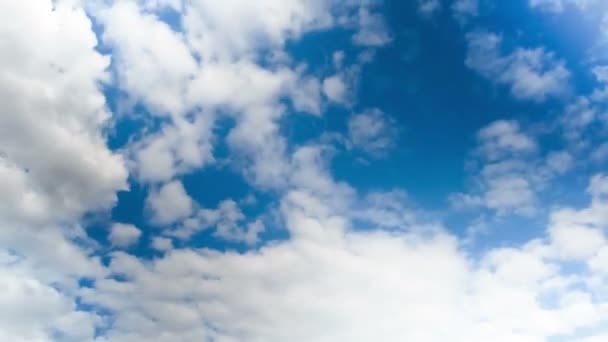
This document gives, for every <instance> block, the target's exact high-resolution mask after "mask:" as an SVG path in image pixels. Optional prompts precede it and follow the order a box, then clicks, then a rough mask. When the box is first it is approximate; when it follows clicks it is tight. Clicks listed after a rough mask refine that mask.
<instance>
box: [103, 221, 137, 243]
mask: <svg viewBox="0 0 608 342" xmlns="http://www.w3.org/2000/svg"><path fill="white" fill-rule="evenodd" d="M140 237H141V230H139V229H138V228H137V227H135V226H134V225H132V224H125V223H114V224H113V225H112V226H111V227H110V236H109V240H110V242H111V243H112V245H113V246H117V247H123V248H126V247H129V246H131V245H133V244H135V243H137V241H139V238H140Z"/></svg>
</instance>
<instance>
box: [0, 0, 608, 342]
mask: <svg viewBox="0 0 608 342" xmlns="http://www.w3.org/2000/svg"><path fill="white" fill-rule="evenodd" d="M423 3H428V4H431V5H426V6H430V7H428V8H430V9H429V10H428V11H429V12H434V11H435V10H437V8H438V7H437V6H439V5H437V4H440V3H439V2H438V1H421V2H420V4H423ZM433 3H434V5H433ZM458 3H463V5H454V10H455V11H456V10H459V11H463V12H466V11H472V10H471V7H467V6H466V4H464V2H463V1H459V2H458ZM82 6H86V11H85V9H83V8H82ZM433 6H434V7H437V8H434V7H433ZM458 6H460V7H458ZM162 11H171V13H173V14H175V15H176V16H178V17H179V20H177V22H172V21H171V20H167V19H163V18H161V15H160V14H159V13H160V12H162ZM424 11H427V10H424ZM0 19H2V22H3V25H2V27H1V28H0V38H1V39H0V51H2V53H0V112H2V114H0V225H1V226H2V227H1V228H2V229H0V289H2V291H0V307H2V308H8V309H7V310H0V340H7V341H27V342H30V341H31V342H34V341H36V342H38V341H43V342H46V341H68V342H72V341H73V342H80V341H96V342H130V341H142V340H145V341H152V342H164V341H167V342H168V341H205V340H208V341H223V342H229V341H269V342H272V341H296V342H297V341H328V342H329V341H370V340H382V341H423V342H434V341H445V340H452V341H463V342H464V341H467V342H477V341H480V342H481V341H488V340H493V341H505V342H506V341H531V342H537V341H538V342H542V341H546V340H548V339H550V338H562V339H570V340H574V341H576V338H579V337H585V336H583V335H584V332H585V331H597V330H599V329H602V325H605V323H606V320H608V303H607V302H606V301H605V299H606V296H605V294H606V290H607V288H606V285H605V284H606V281H607V280H608V244H607V237H606V234H605V232H604V231H605V229H606V228H608V214H607V213H608V176H606V175H604V174H597V175H595V176H593V177H592V178H591V179H590V181H589V186H588V188H587V193H588V195H589V197H590V199H591V200H590V203H589V204H588V205H587V206H586V207H583V208H570V207H561V208H554V209H552V210H551V211H550V213H549V216H548V223H547V226H546V229H545V232H544V234H543V236H542V237H540V238H538V239H533V240H531V241H526V242H524V243H521V244H516V245H513V246H505V247H492V248H490V249H488V250H487V251H486V252H484V253H482V254H479V255H477V254H474V253H472V252H471V251H470V250H468V249H466V248H465V246H464V241H463V240H462V239H461V238H460V237H458V236H456V235H454V234H452V233H450V232H449V231H448V230H447V229H446V228H445V227H444V226H443V225H442V224H441V223H439V222H437V220H434V219H428V218H426V217H422V216H421V215H418V213H417V212H416V211H415V210H413V209H411V208H410V206H409V198H408V195H407V194H406V192H405V191H403V190H400V189H392V190H389V191H366V192H361V191H359V190H357V189H355V188H354V187H353V186H352V185H350V184H348V183H346V182H343V181H341V180H339V179H335V178H334V177H333V176H332V172H331V170H332V165H331V161H332V160H331V158H332V156H333V154H334V153H335V152H336V148H335V147H334V146H331V145H329V144H322V143H319V142H311V143H307V144H305V145H301V146H295V147H294V146H289V144H288V143H289V142H288V141H287V140H286V138H285V137H283V136H282V134H281V132H280V121H281V119H282V118H284V117H285V116H286V115H288V113H289V111H290V109H294V110H295V111H298V112H307V113H309V114H311V115H317V116H319V115H321V114H322V111H323V108H324V106H326V105H327V104H328V103H329V102H331V103H332V104H333V105H340V106H349V104H350V102H351V101H352V95H351V91H352V88H353V87H354V85H355V84H356V81H355V79H356V78H357V77H358V74H359V72H360V69H361V67H362V65H363V64H365V63H366V62H367V61H369V58H370V56H371V54H370V53H362V54H360V55H359V59H358V60H357V61H356V62H355V63H354V64H353V65H351V66H345V64H346V62H345V57H344V54H343V53H340V52H337V53H335V54H334V55H333V56H332V57H333V63H334V68H333V69H332V70H331V72H330V73H327V75H325V74H323V75H321V74H313V73H311V72H309V70H308V67H307V66H306V65H304V64H301V63H297V62H295V61H293V60H292V59H291V57H290V56H289V55H288V54H287V53H286V52H285V45H286V43H287V42H288V41H290V40H294V39H297V38H299V37H301V36H303V35H305V34H306V33H308V32H314V31H318V30H323V29H327V28H330V27H336V26H340V25H341V26H343V27H346V28H348V29H349V30H350V31H352V32H351V33H352V37H351V41H352V43H354V44H355V45H358V46H363V47H365V48H366V49H367V48H371V47H378V46H382V45H383V44H387V43H388V42H390V40H391V35H390V34H389V33H388V31H387V29H386V24H385V22H384V20H383V18H382V17H381V16H380V15H379V14H378V13H375V12H374V11H373V9H372V7H371V6H370V5H369V3H368V2H366V1H364V2H363V3H362V4H361V3H359V2H355V1H353V2H351V1H347V2H346V3H344V2H340V3H338V2H334V1H322V0H307V1H304V0H301V1H278V0H276V1H273V0H262V1H237V0H226V1H213V0H186V1H173V0H156V1H141V2H129V1H115V2H107V1H99V2H97V1H91V2H87V3H86V4H84V3H83V2H81V1H77V0H75V1H71V0H57V1H51V0H22V1H12V2H11V1H5V2H2V3H0ZM92 21H94V22H95V24H96V26H95V30H98V31H99V33H98V36H99V37H100V38H101V42H102V44H103V46H102V47H100V46H99V45H98V38H97V35H96V34H95V31H94V26H93V23H92ZM151 36H153V37H154V39H150V37H151ZM24 37H25V38H24ZM468 40H469V55H468V58H467V62H466V63H467V65H468V66H469V67H470V68H472V69H474V70H476V71H477V72H479V73H480V74H481V75H482V76H484V77H486V78H489V79H492V80H494V81H495V82H497V83H500V84H505V85H507V86H509V87H510V89H511V93H512V94H513V95H514V96H515V97H518V98H524V99H532V100H536V101H542V100H545V99H546V98H548V97H550V96H555V95H558V94H561V93H562V92H563V91H564V90H565V85H564V83H567V79H568V75H569V72H568V71H567V70H566V69H565V67H564V66H563V62H561V61H559V60H557V59H556V58H555V57H554V56H553V55H552V54H551V53H548V52H546V51H545V50H543V49H516V50H515V51H513V52H511V53H510V54H504V53H502V52H501V50H500V40H501V39H500V38H499V37H498V36H495V35H491V34H481V33H473V34H470V35H469V36H468ZM100 51H109V52H108V53H111V56H104V55H103V54H102V52H100ZM598 75H600V76H601V73H598ZM102 86H111V87H114V88H116V89H117V90H119V91H120V92H121V93H124V95H125V96H126V97H128V98H129V101H132V102H131V103H134V104H136V105H135V106H134V107H133V110H134V113H128V114H129V115H142V116H146V119H147V120H146V121H145V122H146V125H147V124H148V123H150V124H149V127H148V126H146V127H144V128H142V129H141V131H138V132H135V134H134V136H133V137H132V139H131V140H129V142H128V143H127V145H126V146H125V147H124V149H123V150H121V151H120V153H122V155H121V154H119V152H115V151H111V150H110V149H108V147H107V144H106V136H105V132H106V131H107V128H108V127H109V126H110V123H111V122H112V119H113V118H112V115H111V113H110V112H109V111H108V109H107V108H106V103H105V101H106V99H105V97H104V95H103V92H102V90H101V87H102ZM596 96H599V95H597V94H596ZM139 111H141V112H142V113H139ZM225 119H227V120H230V122H231V123H232V124H233V125H232V126H230V127H229V128H228V129H227V133H226V136H225V137H219V136H218V135H217V134H216V128H217V127H218V126H219V125H220V124H219V122H220V121H221V120H225ZM563 125H564V127H566V124H565V123H564V124H563ZM346 126H347V130H348V131H347V135H348V137H347V140H348V141H349V144H350V145H352V146H351V147H353V148H355V149H358V150H360V151H363V152H365V153H367V154H369V155H371V156H374V157H378V156H382V155H384V154H385V153H387V151H388V150H390V149H391V148H392V147H394V146H395V144H396V141H397V140H396V139H397V132H396V131H395V128H394V122H393V120H392V119H391V117H390V116H388V115H386V114H385V113H383V112H382V111H380V110H378V109H371V110H367V111H362V112H356V113H355V114H352V115H351V116H350V117H349V121H348V122H347V123H346ZM220 138H225V143H226V145H227V148H228V149H229V150H230V151H229V155H230V157H229V159H231V160H229V161H228V162H233V163H234V164H235V165H236V167H238V170H239V171H241V172H242V174H243V176H244V177H245V178H246V180H247V181H249V183H250V184H251V185H252V186H255V187H256V188H257V189H271V190H272V191H274V192H272V194H273V195H275V196H276V197H277V202H278V203H277V206H276V210H277V212H276V216H277V222H278V224H280V225H281V226H282V227H283V228H284V229H285V230H286V232H287V235H288V238H286V239H284V240H282V241H274V242H271V243H260V239H259V235H260V234H261V233H262V232H264V231H265V229H267V226H266V221H265V220H264V217H248V216H247V215H246V214H245V213H244V212H243V211H244V210H243V209H242V208H241V207H239V202H238V201H237V200H235V199H230V198H225V199H223V200H222V201H220V202H219V203H218V204H217V206H212V207H202V206H201V205H200V204H199V203H196V201H195V200H194V199H192V198H191V197H190V195H189V194H188V191H187V190H188V189H186V188H185V187H184V183H183V182H182V180H181V179H180V177H181V176H182V175H184V174H187V173H190V172H192V171H194V170H197V169H200V168H203V167H206V166H207V165H211V164H213V163H218V158H216V156H215V155H214V148H215V146H216V144H215V143H216V139H220ZM477 143H478V147H477V148H476V149H475V151H474V152H473V153H472V158H474V159H476V160H477V161H478V162H479V164H480V166H479V168H478V169H477V171H478V172H477V173H478V174H477V175H476V176H475V177H477V178H476V179H477V184H479V185H480V186H479V188H476V189H474V190H473V191H472V192H471V193H467V194H464V195H462V198H463V199H467V200H469V201H470V202H473V203H474V204H475V205H482V206H485V207H486V208H490V209H492V210H496V211H497V212H505V213H512V212H515V213H518V214H531V213H532V212H534V211H535V209H536V208H535V203H536V195H535V192H536V191H538V189H541V188H542V187H543V184H544V183H546V181H547V180H548V179H551V177H553V176H554V175H556V174H559V173H563V172H566V170H568V169H569V167H570V166H571V164H572V157H571V156H570V155H569V154H568V152H567V151H552V152H551V153H545V154H543V152H541V151H539V148H538V144H537V143H536V142H535V140H534V137H533V136H532V135H531V134H530V133H529V132H527V131H526V130H525V129H524V128H522V127H521V126H520V124H518V123H517V122H515V121H506V120H501V121H497V122H494V123H491V124H490V125H488V126H487V127H485V128H482V129H481V130H480V131H479V133H478V135H477ZM598 151H599V149H598ZM598 156H600V157H601V153H600V152H598ZM600 157H598V160H599V159H601V158H600ZM128 171H131V175H130V176H131V181H133V182H139V183H140V184H141V185H142V186H143V187H145V188H146V191H147V193H148V197H147V198H146V200H145V206H146V210H147V212H148V214H149V215H148V216H147V218H148V220H149V222H150V223H151V224H152V225H155V226H158V228H159V229H158V231H157V232H158V233H156V231H154V232H147V231H143V232H142V230H140V229H139V228H138V227H135V226H134V225H131V224H128V223H113V224H112V225H111V227H109V230H108V244H109V245H110V247H111V248H105V247H104V246H100V242H98V241H94V240H93V239H91V238H90V237H89V236H88V235H87V232H86V231H84V229H83V228H82V227H81V226H80V223H81V221H82V218H83V216H85V215H87V214H91V213H94V212H96V211H98V210H102V209H109V208H111V207H112V206H113V205H114V204H115V202H116V193H117V192H118V191H120V190H126V189H127V177H128V176H129V175H128ZM275 223H276V222H275ZM205 229H212V230H213V234H214V236H215V237H217V238H219V239H223V240H227V241H231V242H237V243H243V244H246V245H249V246H250V247H251V248H249V249H246V250H244V251H241V252H236V251H219V250H211V249H205V248H192V247H188V246H189V245H188V244H187V243H186V242H187V241H188V240H189V239H190V238H191V237H192V236H194V235H195V234H196V233H198V232H200V231H202V230H205ZM144 233H146V234H144ZM148 235H155V236H151V237H150V239H149V240H148V241H140V240H141V239H142V237H145V238H146V239H147V238H148ZM144 243H146V244H149V247H150V248H151V249H153V250H154V252H153V253H150V255H147V256H145V257H144V256H142V255H138V254H129V253H128V252H126V251H124V249H127V250H128V249H130V248H131V247H134V246H138V248H139V247H141V246H142V245H143V244H144ZM142 248H146V247H145V246H143V247H142ZM132 249H133V250H134V249H135V248H132ZM108 251H110V252H108ZM573 265H574V266H575V267H574V269H573ZM581 332H583V333H581ZM579 341H581V342H582V341H591V340H589V339H579Z"/></svg>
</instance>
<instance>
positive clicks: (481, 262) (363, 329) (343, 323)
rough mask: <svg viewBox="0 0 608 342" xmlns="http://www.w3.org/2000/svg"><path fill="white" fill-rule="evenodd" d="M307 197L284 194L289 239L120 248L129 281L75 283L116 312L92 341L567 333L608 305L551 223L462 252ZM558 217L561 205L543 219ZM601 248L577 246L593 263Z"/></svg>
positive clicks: (443, 239) (535, 337) (436, 236)
mask: <svg viewBox="0 0 608 342" xmlns="http://www.w3.org/2000/svg"><path fill="white" fill-rule="evenodd" d="M595 179H600V178H595ZM308 194H309V195H308V197H300V199H299V200H296V197H294V196H295V195H296V193H295V192H292V193H291V194H288V195H287V196H286V197H284V198H283V201H284V202H283V205H282V206H281V211H282V213H283V215H284V216H285V218H286V220H285V222H286V227H287V229H288V230H289V231H290V232H291V233H292V234H293V235H292V238H291V239H290V240H288V241H284V242H278V243H275V244H271V245H268V246H264V247H262V248H260V249H259V250H254V251H249V252H245V253H236V252H217V251H211V250H196V251H195V250H188V249H176V250H173V251H171V252H169V253H167V254H166V255H165V256H164V257H162V258H157V259H155V260H153V261H151V262H145V263H144V262H141V261H139V260H137V259H136V258H134V257H132V256H129V255H127V254H124V253H117V254H115V255H114V256H113V260H112V262H111V265H110V269H111V270H112V272H113V273H114V274H116V275H122V276H123V278H124V279H126V280H124V281H120V282H118V281H116V280H112V279H110V278H108V279H105V280H102V281H99V282H98V285H97V286H96V288H95V289H91V290H87V291H84V292H83V294H84V298H85V301H87V302H92V303H95V304H96V305H101V306H103V307H106V308H108V309H109V310H110V311H111V312H112V313H113V316H114V317H115V319H116V320H115V322H116V323H115V324H114V325H113V326H112V327H111V328H110V330H109V331H108V332H107V334H106V337H105V338H102V339H101V340H103V341H105V340H107V341H135V340H141V339H147V340H151V341H165V340H183V339H191V338H196V339H205V338H210V339H215V340H223V341H256V340H264V341H285V340H289V341H311V340H314V341H345V340H348V341H369V340H372V339H381V340H382V341H404V340H415V341H429V342H432V341H445V340H446V339H450V340H454V341H475V342H476V341H487V340H488V339H492V340H498V341H505V342H506V341H513V340H517V341H533V342H535V341H538V342H540V341H546V340H548V339H549V338H551V337H555V336H557V335H562V336H564V337H567V338H569V340H575V337H581V336H580V335H579V333H578V332H580V331H583V330H590V329H594V328H597V327H600V326H601V324H603V322H605V321H606V319H608V310H607V309H608V306H607V305H606V303H605V302H602V301H601V300H600V299H599V298H598V297H596V296H595V295H596V293H595V292H594V291H593V290H592V289H589V288H587V287H585V286H583V285H584V284H585V282H587V281H588V280H590V279H592V278H593V277H594V276H595V275H594V274H592V273H590V272H589V271H588V270H586V269H582V270H579V271H576V276H575V277H571V276H568V275H566V274H565V273H562V270H561V268H562V266H563V265H564V264H562V263H561V262H562V260H564V259H563V258H567V259H566V260H564V261H572V260H575V258H579V257H582V254H578V253H562V252H564V250H563V249H562V247H564V246H563V245H562V244H561V242H560V241H558V240H556V239H555V238H554V235H551V233H550V232H551V230H552V228H548V229H549V230H548V232H549V235H548V237H547V239H538V240H532V241H529V242H527V243H524V244H522V245H520V246H515V247H507V248H493V249H491V250H490V251H489V252H488V253H485V254H483V255H482V256H480V257H479V258H475V260H471V259H470V257H469V256H467V254H466V252H465V251H462V250H461V247H460V244H459V241H458V239H457V238H455V237H454V236H451V235H450V234H448V233H446V232H445V231H444V230H443V229H441V228H437V227H435V228H425V227H421V226H410V227H409V229H404V230H402V231H400V232H399V233H395V232H388V231H384V232H383V231H357V230H353V229H351V228H350V227H351V224H352V221H351V219H350V218H349V217H348V216H343V215H340V214H337V213H336V212H335V211H333V209H334V207H333V206H329V207H327V206H324V205H322V204H321V203H317V201H318V200H319V198H317V197H316V196H315V195H311V194H310V193H308ZM300 195H303V192H300ZM304 198H307V199H306V200H304ZM315 203H317V204H319V205H318V206H317V204H315ZM599 204H601V205H603V206H605V205H606V204H605V203H599V202H597V198H595V197H594V199H593V202H592V204H591V206H590V207H589V208H585V209H581V210H578V211H577V210H571V213H572V214H574V215H575V216H577V217H578V218H580V219H585V217H587V218H586V219H587V220H588V219H589V218H591V217H593V216H587V215H589V214H590V213H591V212H592V211H595V210H597V209H599V208H597V209H592V208H594V206H596V205H599ZM604 209H605V208H604ZM598 213H599V211H598ZM594 219H597V217H596V218H594ZM564 220H566V221H567V219H564V217H563V216H560V215H559V214H556V215H555V216H553V219H552V222H553V223H551V224H550V227H551V226H553V225H555V224H556V222H558V221H559V222H560V223H559V224H565V223H566V221H564ZM598 223H601V224H603V225H606V224H608V217H606V215H604V216H603V218H602V219H601V220H600V221H598ZM572 233H573V235H572V236H570V237H569V238H570V239H574V240H578V239H579V238H580V239H581V240H585V241H587V240H586V239H583V237H584V236H585V233H582V235H579V234H578V233H577V232H576V231H573V232H572ZM599 241H604V240H603V238H602V239H600V240H599ZM604 245H605V243H604ZM567 248H570V246H567ZM596 249H597V247H593V248H591V249H590V251H588V252H587V253H586V255H587V256H590V257H592V258H591V259H589V260H593V261H590V262H591V264H590V267H593V268H594V269H599V268H598V267H600V266H598V265H599V263H600V259H599V258H601V254H597V255H598V256H597V257H593V255H594V253H593V251H594V250H596ZM577 250H583V249H582V248H581V249H578V248H577ZM555 251H560V253H556V252H555ZM566 252H567V251H566ZM164 279H172V281H171V282H170V283H167V282H166V281H165V282H164V281H163V280H164ZM160 284H162V285H160ZM126 298H128V300H126ZM201 321H204V322H205V323H206V324H204V325H202V324H200V322H201Z"/></svg>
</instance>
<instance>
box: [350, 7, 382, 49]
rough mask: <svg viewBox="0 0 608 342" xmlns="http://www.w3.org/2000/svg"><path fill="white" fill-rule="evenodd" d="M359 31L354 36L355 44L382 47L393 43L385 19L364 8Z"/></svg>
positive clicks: (360, 11)
mask: <svg viewBox="0 0 608 342" xmlns="http://www.w3.org/2000/svg"><path fill="white" fill-rule="evenodd" d="M358 21H359V23H358V30H357V32H356V33H355V34H354V35H353V38H352V40H353V43H355V44H357V45H362V46H372V47H373V46H382V45H386V44H387V43H389V42H390V41H391V36H390V34H389V32H388V28H387V27H386V24H385V23H384V18H383V17H382V16H381V15H380V14H378V13H373V12H371V11H370V10H369V8H367V7H364V6H362V7H361V8H360V9H359V15H358Z"/></svg>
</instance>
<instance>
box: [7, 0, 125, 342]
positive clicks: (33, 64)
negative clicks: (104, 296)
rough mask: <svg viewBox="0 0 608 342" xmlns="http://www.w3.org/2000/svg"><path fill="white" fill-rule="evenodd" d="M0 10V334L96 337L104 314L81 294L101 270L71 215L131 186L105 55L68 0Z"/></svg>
mask: <svg viewBox="0 0 608 342" xmlns="http://www.w3.org/2000/svg"><path fill="white" fill-rule="evenodd" d="M0 19H1V20H2V22H4V23H5V25H3V26H2V28H0V37H2V39H0V49H1V50H2V53H1V54H0V113H1V114H0V146H1V147H0V188H1V189H2V190H0V225H1V226H2V229H0V288H2V291H1V292H2V294H0V305H2V307H4V308H7V310H3V312H2V313H1V314H0V340H7V341H28V342H29V341H32V342H33V341H54V340H58V339H60V340H62V341H74V342H79V341H87V340H89V341H90V340H93V339H94V335H95V327H96V325H98V324H99V323H100V321H101V319H100V317H99V316H98V315H97V314H95V313H91V312H85V311H83V310H82V309H81V308H80V307H79V306H78V305H77V302H76V300H75V293H76V292H77V291H78V288H79V280H80V279H81V278H94V277H103V275H104V269H103V266H102V265H101V263H100V262H99V259H98V258H96V257H93V256H91V254H92V251H91V248H92V247H91V246H93V245H94V243H93V242H92V241H91V240H90V239H89V238H88V237H87V235H86V233H85V232H84V231H83V230H82V228H81V227H80V226H79V225H78V224H76V223H75V222H76V221H77V220H78V219H80V217H81V216H82V215H84V214H86V213H88V212H91V211H96V210H101V209H106V208H109V207H111V206H113V205H114V203H115V202H116V192H117V191H118V190H123V189H126V187H127V184H126V178H127V170H126V167H125V166H124V163H123V159H122V158H121V157H120V156H119V155H118V154H115V153H113V152H111V151H110V150H108V148H107V147H106V141H105V136H104V134H103V130H104V129H105V128H106V127H107V125H108V123H109V120H110V119H111V116H110V113H109V112H108V111H107V110H106V107H105V98H104V96H103V94H102V92H101V91H100V89H99V87H100V84H101V83H103V82H106V81H108V74H107V73H106V68H107V67H108V65H109V59H108V58H107V57H104V56H102V55H101V54H100V53H99V52H97V51H96V46H97V39H96V36H95V34H94V33H93V31H92V24H91V21H90V20H89V18H88V17H87V15H86V14H85V12H84V11H83V10H82V9H80V8H78V7H74V6H71V5H69V4H67V3H66V2H64V1H50V0H49V1H44V0H26V1H19V2H3V3H2V4H0ZM75 241H77V243H75Z"/></svg>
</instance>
